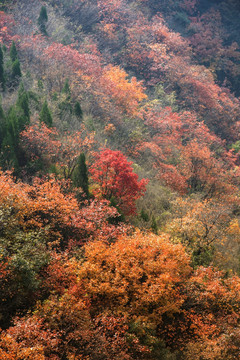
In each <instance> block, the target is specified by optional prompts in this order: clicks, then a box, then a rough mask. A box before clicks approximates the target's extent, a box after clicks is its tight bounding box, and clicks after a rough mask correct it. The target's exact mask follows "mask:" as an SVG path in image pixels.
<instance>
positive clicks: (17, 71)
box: [12, 59, 22, 85]
mask: <svg viewBox="0 0 240 360" xmlns="http://www.w3.org/2000/svg"><path fill="white" fill-rule="evenodd" d="M21 76H22V72H21V67H20V62H19V60H18V59H17V60H15V61H14V62H13V63H12V80H13V84H14V85H16V84H17V83H18V81H19V78H20V77H21Z"/></svg>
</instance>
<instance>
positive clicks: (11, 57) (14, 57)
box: [10, 41, 18, 62]
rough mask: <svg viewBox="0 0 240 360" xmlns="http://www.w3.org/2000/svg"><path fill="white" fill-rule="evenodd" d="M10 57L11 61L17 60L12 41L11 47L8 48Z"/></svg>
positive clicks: (15, 49)
mask: <svg viewBox="0 0 240 360" xmlns="http://www.w3.org/2000/svg"><path fill="white" fill-rule="evenodd" d="M10 59H11V60H12V62H14V61H16V60H18V52H17V48H16V44H15V42H14V41H13V42H12V45H11V48H10Z"/></svg>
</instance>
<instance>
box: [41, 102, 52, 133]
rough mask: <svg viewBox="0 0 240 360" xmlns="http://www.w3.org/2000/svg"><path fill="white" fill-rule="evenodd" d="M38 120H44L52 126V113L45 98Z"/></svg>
mask: <svg viewBox="0 0 240 360" xmlns="http://www.w3.org/2000/svg"><path fill="white" fill-rule="evenodd" d="M39 121H40V122H44V123H45V124H46V125H47V126H48V127H51V126H52V123H53V120H52V115H51V112H50V110H49V108H48V103H47V101H46V100H45V101H44V103H43V106H42V109H41V112H40V116H39Z"/></svg>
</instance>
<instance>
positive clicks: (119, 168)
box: [89, 149, 148, 215]
mask: <svg viewBox="0 0 240 360" xmlns="http://www.w3.org/2000/svg"><path fill="white" fill-rule="evenodd" d="M131 165H132V162H129V161H128V160H127V158H126V157H125V156H124V155H123V154H122V153H121V152H120V151H114V150H110V149H103V150H102V151H101V152H100V154H96V155H95V162H94V164H93V165H92V166H91V167H90V169H89V171H90V173H91V175H92V180H93V181H94V182H95V183H97V185H98V186H97V188H96V190H95V194H96V195H98V196H100V197H103V198H105V199H108V200H111V199H114V201H115V202H116V204H117V206H118V207H119V208H120V210H121V211H122V212H123V213H124V214H125V215H132V214H134V213H135V211H136V207H135V202H136V200H137V199H138V198H140V197H141V196H142V195H143V194H144V192H145V189H146V185H147V183H148V181H147V180H146V179H142V180H140V181H138V175H137V174H135V173H134V172H133V169H132V166H131Z"/></svg>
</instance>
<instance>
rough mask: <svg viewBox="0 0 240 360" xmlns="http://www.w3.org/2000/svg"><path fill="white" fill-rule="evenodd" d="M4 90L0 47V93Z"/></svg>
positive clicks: (0, 50)
mask: <svg viewBox="0 0 240 360" xmlns="http://www.w3.org/2000/svg"><path fill="white" fill-rule="evenodd" d="M4 89H5V76H4V67H3V51H2V47H1V45H0V91H1V90H4Z"/></svg>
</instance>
